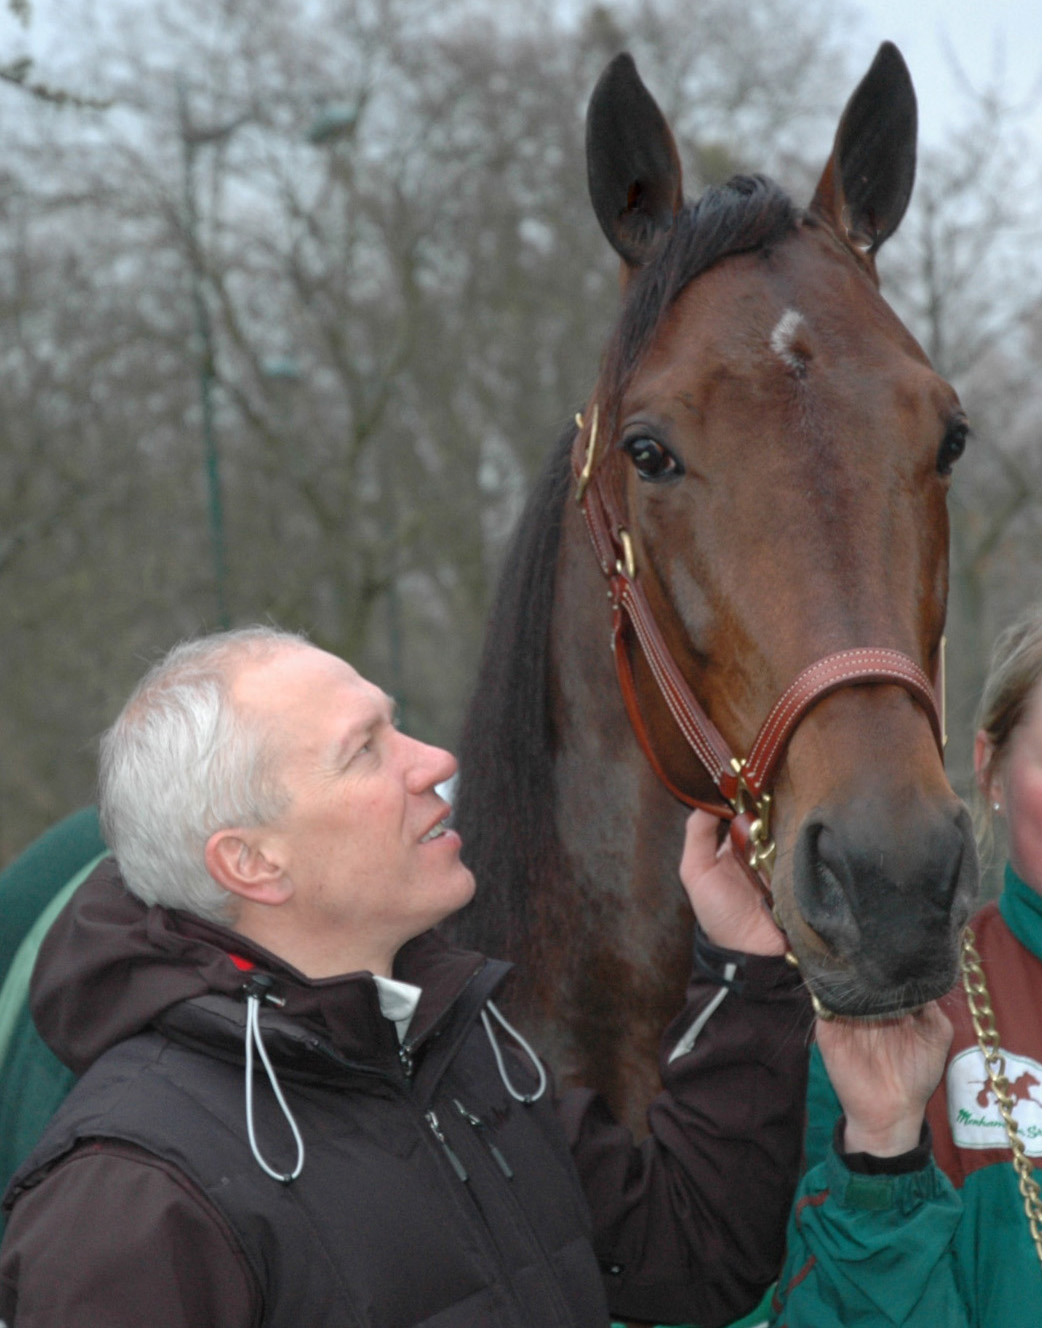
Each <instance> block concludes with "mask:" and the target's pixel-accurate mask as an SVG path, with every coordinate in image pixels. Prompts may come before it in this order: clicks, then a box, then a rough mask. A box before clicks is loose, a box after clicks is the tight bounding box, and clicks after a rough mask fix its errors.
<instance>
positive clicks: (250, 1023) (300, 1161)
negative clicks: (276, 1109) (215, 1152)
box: [246, 975, 304, 1185]
mask: <svg viewBox="0 0 1042 1328" xmlns="http://www.w3.org/2000/svg"><path fill="white" fill-rule="evenodd" d="M265 985H267V984H265ZM267 997H268V993H267V991H266V990H265V986H262V985H261V983H260V981H259V975H258V977H255V978H254V979H253V980H252V981H251V982H250V984H249V985H248V986H247V987H246V1133H247V1135H248V1136H249V1140H250V1151H251V1152H252V1153H253V1156H254V1157H255V1158H256V1159H257V1163H258V1165H259V1166H260V1167H261V1168H262V1170H264V1171H266V1172H267V1174H268V1175H269V1176H270V1177H271V1178H272V1180H277V1181H281V1182H282V1184H283V1185H288V1184H289V1183H290V1181H294V1180H296V1179H297V1177H298V1176H299V1175H300V1173H301V1172H302V1171H303V1170H304V1140H303V1139H302V1138H301V1137H300V1131H299V1130H298V1129H297V1122H296V1121H295V1120H294V1119H293V1113H292V1112H291V1111H290V1109H289V1107H288V1106H287V1105H286V1099H285V1098H284V1097H283V1096H282V1089H281V1088H280V1087H279V1081H278V1079H276V1077H275V1070H274V1068H273V1067H272V1064H271V1061H270V1060H269V1058H268V1052H267V1049H266V1047H265V1046H264V1039H263V1038H262V1037H261V1030H260V1019H259V1014H260V1007H261V1002H262V1001H263V1000H265V999H266V998H267ZM254 1045H256V1047H257V1051H258V1053H259V1055H260V1058H261V1060H262V1061H263V1062H264V1068H265V1070H267V1072H268V1082H269V1083H270V1084H271V1088H272V1092H273V1093H274V1094H275V1097H276V1098H277V1099H278V1104H279V1106H280V1107H281V1108H282V1114H283V1115H284V1116H285V1117H286V1120H287V1121H288V1122H289V1128H290V1129H291V1130H292V1131H293V1138H294V1139H295V1140H296V1144H297V1165H296V1167H295V1168H294V1169H293V1171H291V1172H282V1171H275V1170H274V1168H272V1167H269V1166H268V1164H267V1162H265V1160H264V1158H263V1157H262V1155H261V1151H260V1149H259V1148H258V1146H257V1139H256V1135H255V1133H254V1129H253V1048H254Z"/></svg>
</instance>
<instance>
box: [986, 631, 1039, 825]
mask: <svg viewBox="0 0 1042 1328" xmlns="http://www.w3.org/2000/svg"><path fill="white" fill-rule="evenodd" d="M1040 683H1042V605H1034V606H1033V607H1032V608H1030V609H1028V610H1027V611H1026V612H1025V613H1022V614H1021V616H1020V617H1019V618H1017V619H1016V621H1015V622H1013V623H1011V624H1010V625H1009V626H1008V627H1007V628H1006V629H1005V631H1003V632H1002V633H1000V635H999V636H998V638H997V639H996V641H995V645H994V646H993V647H992V652H991V663H990V665H989V667H988V676H987V678H986V679H985V681H984V690H983V691H982V693H981V700H980V706H979V707H978V710H977V730H978V731H982V732H983V733H984V735H985V737H987V739H988V741H989V743H990V752H989V755H988V757H987V759H986V761H985V764H984V765H983V767H982V768H981V770H980V771H979V772H978V774H977V788H976V797H975V815H974V820H975V823H976V826H977V839H978V842H979V843H980V844H981V847H982V849H984V848H990V847H991V845H992V842H993V838H994V819H993V808H992V805H991V800H990V799H989V797H988V795H987V789H988V786H989V785H990V783H991V781H992V780H993V779H994V778H995V776H996V775H998V774H999V773H1000V772H1001V770H1002V767H1003V765H1004V763H1005V761H1006V758H1007V757H1008V755H1009V745H1010V741H1011V740H1012V738H1013V734H1014V733H1015V732H1016V730H1017V728H1018V727H1019V725H1020V723H1021V721H1022V720H1023V718H1024V713H1025V711H1026V710H1027V708H1028V705H1029V704H1030V702H1031V698H1032V697H1033V696H1034V694H1035V689H1036V687H1038V685H1039V684H1040Z"/></svg>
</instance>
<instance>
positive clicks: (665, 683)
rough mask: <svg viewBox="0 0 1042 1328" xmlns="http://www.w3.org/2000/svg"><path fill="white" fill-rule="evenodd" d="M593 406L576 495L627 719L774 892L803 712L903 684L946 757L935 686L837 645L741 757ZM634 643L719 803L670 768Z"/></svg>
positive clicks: (779, 705)
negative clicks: (672, 628) (711, 712)
mask: <svg viewBox="0 0 1042 1328" xmlns="http://www.w3.org/2000/svg"><path fill="white" fill-rule="evenodd" d="M597 414H598V412H597V406H596V405H594V407H593V409H592V411H591V414H590V419H589V427H588V429H587V427H586V425H585V424H584V423H583V420H582V417H581V416H578V415H577V416H576V424H577V425H578V431H577V433H576V436H575V441H574V443H573V446H572V469H573V471H574V474H575V479H576V491H575V500H576V502H577V503H578V504H579V505H580V507H581V508H582V511H583V516H584V518H585V521H586V528H587V531H588V532H589V535H590V540H591V543H592V544H593V549H594V553H595V554H596V557H597V562H598V563H599V565H600V568H601V571H602V572H603V573H604V575H605V577H606V578H607V580H608V585H609V598H610V600H611V604H612V639H611V646H612V653H613V654H614V656H615V666H616V671H617V673H618V677H619V686H620V688H621V690H622V696H623V700H624V701H625V704H626V710H627V712H628V714H629V719H630V724H631V725H632V727H633V731H634V734H635V735H636V737H637V740H638V742H639V743H640V745H641V747H642V748H643V750H644V753H645V755H646V756H647V758H648V760H649V761H650V763H651V766H652V769H653V770H654V771H655V774H656V775H657V776H658V778H659V779H660V780H661V781H662V783H663V784H664V785H665V786H666V788H667V789H669V791H670V792H671V793H672V794H673V795H674V796H675V797H677V798H679V799H680V801H681V802H684V803H686V804H687V805H688V806H689V807H702V808H704V809H705V810H707V811H711V812H713V813H714V814H715V815H716V816H719V817H721V818H722V819H725V820H729V821H730V822H731V827H730V836H731V841H732V843H733V845H734V848H735V851H736V854H737V856H738V859H739V861H740V862H741V863H742V864H743V865H744V866H745V867H746V869H747V870H748V871H749V873H750V874H751V875H752V877H753V879H754V880H755V881H756V883H757V885H758V886H759V887H760V888H761V889H762V890H763V891H764V893H765V895H766V896H767V898H768V900H770V898H771V894H770V867H771V860H772V858H773V853H774V845H773V842H772V841H771V839H770V829H769V814H770V787H771V783H772V780H773V777H774V774H775V771H776V770H777V767H778V763H779V762H780V760H781V758H782V756H783V755H784V753H785V750H786V748H787V746H788V744H789V740H790V739H791V737H792V735H793V733H794V732H795V730H796V728H797V726H798V725H799V723H800V721H801V720H802V719H803V716H804V715H805V714H806V713H807V712H808V710H810V709H811V707H812V706H814V705H816V704H817V703H818V702H819V701H820V700H821V699H822V698H823V697H825V696H827V695H828V694H829V693H830V692H834V691H837V690H838V689H839V688H842V687H850V686H855V685H857V684H860V683H889V684H893V685H896V686H899V687H903V688H904V689H905V690H906V691H907V692H909V693H910V694H911V695H912V697H913V698H914V699H915V700H916V701H917V702H918V703H919V704H920V705H921V706H922V708H923V710H925V712H926V715H927V717H928V719H929V721H930V725H931V728H932V729H933V734H934V737H935V739H936V740H937V745H938V748H939V749H940V750H941V753H942V756H943V752H944V741H945V739H944V731H943V728H944V726H943V721H942V718H941V715H940V713H939V710H938V706H937V697H936V693H935V691H934V687H933V685H932V684H931V682H930V679H929V678H928V677H927V676H926V674H925V673H924V672H923V670H922V669H921V668H920V667H919V665H918V664H916V662H915V661H914V660H913V659H911V658H909V656H908V655H905V654H903V653H902V652H901V651H898V650H891V649H889V648H887V647H882V646H865V647H857V648H855V649H851V650H840V651H836V652H835V653H833V654H830V655H825V656H823V658H821V659H819V660H817V661H816V662H815V663H814V664H811V665H810V666H809V667H808V668H805V669H804V670H803V671H802V672H801V673H799V674H797V676H796V677H795V678H794V679H793V681H792V682H791V683H790V684H789V686H788V687H787V688H786V689H785V691H784V692H783V693H782V695H781V696H780V697H779V698H778V700H777V701H776V702H775V703H774V705H773V706H772V707H771V710H770V713H769V714H768V716H767V718H766V719H765V720H764V722H763V724H762V726H761V728H760V731H759V733H758V734H757V735H756V738H755V740H754V742H753V745H752V747H751V748H750V749H749V755H748V756H747V757H746V758H745V759H744V760H741V759H739V758H738V757H736V756H735V755H734V754H733V753H732V752H731V750H730V748H729V747H728V745H727V743H726V742H725V741H724V738H723V736H722V734H721V733H720V731H719V729H718V728H717V727H716V725H715V724H714V723H713V721H712V720H711V719H710V718H709V716H708V715H707V714H706V712H705V710H704V709H703V707H702V705H701V703H700V702H699V700H698V698H697V697H696V696H695V694H694V693H693V692H692V691H691V688H690V687H689V685H688V683H687V681H686V679H685V678H684V676H683V674H682V673H681V672H680V669H679V668H678V666H677V663H676V661H675V660H674V658H673V656H672V655H671V653H670V651H669V647H668V646H667V645H666V642H665V639H664V638H663V636H662V633H661V631H660V630H659V627H658V624H657V623H656V622H655V617H654V614H653V612H652V609H651V605H650V603H649V602H648V598H647V595H646V594H645V593H644V589H643V587H642V585H641V583H640V579H639V577H638V575H637V568H636V563H635V561H634V557H633V544H632V541H631V539H630V536H629V532H628V530H627V528H626V517H625V506H624V498H623V492H622V477H621V473H620V468H619V467H618V466H613V465H611V464H610V463H609V462H608V459H607V456H605V457H604V458H603V461H604V463H605V464H600V465H598V464H597V461H598V458H597ZM584 436H585V442H584ZM634 644H635V645H637V646H639V647H640V649H641V651H642V652H643V654H644V658H645V660H646V661H647V663H648V666H649V668H650V670H651V673H652V676H653V677H654V679H655V682H656V684H657V686H658V689H659V692H660V693H661V695H662V698H663V699H664V701H665V702H666V705H667V706H668V708H669V711H670V713H671V715H672V716H673V719H674V721H675V722H676V724H677V727H678V728H679V730H680V732H681V734H682V735H683V737H684V739H685V740H686V741H687V743H688V745H689V746H690V747H691V749H692V751H693V752H694V754H695V756H696V757H697V758H698V760H699V762H700V763H701V764H702V766H703V767H704V768H705V770H706V772H707V773H708V775H709V776H710V778H711V779H712V781H713V783H714V784H715V786H716V788H717V791H718V792H719V794H720V798H721V801H720V802H719V803H712V802H705V801H702V800H700V799H698V798H694V797H692V796H691V795H690V794H688V793H685V792H684V791H683V790H682V789H680V788H678V787H677V786H676V784H674V783H673V782H672V780H670V778H669V776H668V775H667V774H666V772H665V769H664V768H663V765H662V762H661V760H660V759H659V757H658V755H657V753H656V752H655V749H654V747H653V745H652V742H651V737H650V734H649V733H648V729H647V725H646V723H645V721H644V717H643V715H642V714H641V710H640V703H639V698H638V696H637V688H636V684H635V682H634V677H633V665H632V661H631V658H630V651H631V647H632V646H633V645H634Z"/></svg>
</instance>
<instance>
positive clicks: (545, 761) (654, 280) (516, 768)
mask: <svg viewBox="0 0 1042 1328" xmlns="http://www.w3.org/2000/svg"><path fill="white" fill-rule="evenodd" d="M797 219H798V214H797V213H796V211H795V209H794V207H793V205H792V202H791V200H790V199H789V197H788V195H787V194H786V193H784V191H783V190H781V189H780V188H779V187H778V186H777V185H776V184H774V183H773V182H772V181H770V180H767V179H765V178H763V177H762V176H751V177H750V176H736V177H735V178H734V179H733V180H731V181H730V182H729V183H728V184H726V185H724V186H723V187H720V188H713V189H709V190H707V191H706V193H705V194H704V195H703V196H702V198H701V199H699V201H698V202H697V203H695V204H687V205H686V206H685V207H684V208H683V209H682V210H681V212H680V213H679V214H678V216H677V218H676V220H675V222H674V224H673V227H672V228H671V230H670V231H669V232H668V234H667V235H666V236H665V238H664V240H663V243H662V245H661V247H660V249H659V251H658V253H657V254H656V256H655V258H654V259H653V261H652V262H651V263H649V264H648V266H647V267H646V268H644V269H643V270H642V271H640V272H639V273H637V274H636V275H635V276H634V277H633V279H632V280H631V281H630V284H629V288H628V291H627V297H626V302H625V305H624V307H623V310H622V313H621V316H620V318H619V321H618V323H617V325H616V327H615V330H614V333H613V335H612V337H611V340H610V341H609V343H608V347H607V349H606V352H605V356H604V361H603V364H602V367H601V377H600V382H599V385H598V398H599V400H600V401H601V403H602V406H601V409H602V418H603V419H604V420H605V422H606V424H607V426H608V428H609V429H610V428H612V427H613V426H614V423H615V419H616V415H617V413H618V409H619V405H620V403H621V400H622V396H623V394H624V392H625V389H626V385H627V384H628V382H629V380H630V378H631V377H632V375H633V373H634V371H635V370H636V368H637V366H638V365H639V364H640V362H641V360H642V358H643V357H644V355H645V354H646V353H647V351H648V349H649V348H650V346H651V343H652V341H653V339H654V337H655V334H656V332H657V330H658V328H659V325H660V323H661V321H662V318H663V317H664V315H665V314H666V312H667V311H668V310H669V308H670V307H671V305H672V304H673V302H674V301H675V300H676V298H677V296H678V295H679V294H680V292H681V291H682V290H683V289H684V287H685V286H686V285H687V284H688V282H690V281H691V280H692V279H693V278H695V277H697V276H698V274H699V273H700V272H704V271H705V270H706V269H707V268H709V267H710V266H712V264H714V263H716V262H717V261H719V260H720V259H721V258H724V257H726V256H727V255H729V254H735V253H741V252H747V251H751V250H757V249H767V248H769V247H770V246H772V245H774V244H777V243H778V242H779V241H780V240H781V239H782V238H783V237H784V236H785V235H786V234H788V232H789V231H791V230H792V229H793V228H794V227H795V225H796V223H797ZM574 437H575V429H574V427H572V428H569V429H568V430H566V432H565V433H564V434H563V435H562V436H561V437H560V438H559V439H558V441H557V443H556V445H555V446H554V448H553V450H552V452H551V454H550V456H549V457H548V459H547V463H546V466H545V467H544V469H543V472H542V474H541V475H540V477H539V479H538V480H537V482H536V485H535V488H534V489H533V491H532V493H531V495H530V497H529V499H528V502H527V504H526V505H525V510H524V512H523V514H522V516H521V521H520V524H519V526H518V529H517V531H516V533H515V535H514V539H513V541H512V543H511V546H510V548H509V550H508V551H507V555H506V559H505V562H504V566H503V571H502V574H501V579H500V583H499V587H498V590H497V593H496V597H495V601H494V603H493V607H492V611H491V615H490V618H489V624H488V629H487V633H486V637H485V647H484V652H483V656H482V661H481V665H480V668H479V671H478V678H477V684H476V687H475V690H474V693H473V695H472V698H471V701H470V705H469V707H468V710H467V715H466V718H465V721H464V728H463V734H462V737H461V742H460V777H459V786H458V791H457V795H456V799H455V821H456V825H457V826H458V828H459V830H460V832H461V834H462V835H463V843H464V851H463V856H464V859H465V861H466V862H467V864H468V865H469V866H470V867H471V869H472V870H473V872H474V874H475V876H476V877H477V881H478V893H477V897H476V900H475V902H474V903H473V904H471V905H470V906H469V907H468V908H467V909H465V910H464V911H463V912H462V913H461V914H459V915H458V916H457V918H456V920H455V922H454V924H453V928H452V929H453V931H454V933H455V934H456V936H457V937H458V938H459V939H460V940H461V941H463V942H464V943H465V944H468V945H473V946H476V947H477V948H479V949H482V950H485V951H486V952H490V953H493V954H501V955H515V954H517V953H519V952H520V950H521V948H522V946H523V945H524V943H525V941H526V939H528V938H529V934H530V932H531V930H532V929H533V927H534V926H537V925H538V924H539V922H540V921H542V922H543V923H544V925H545V924H547V923H548V922H549V917H548V913H551V912H552V899H546V900H543V901H540V897H539V888H540V886H544V887H545V889H546V893H547V894H550V895H552V891H553V886H554V885H555V884H556V882H557V881H558V880H559V879H560V871H559V865H560V864H559V861H558V856H559V847H558V842H557V837H556V832H555V816H554V781H553V733H552V731H551V726H550V717H549V709H550V707H549V698H548V688H549V655H550V640H549V624H550V615H551V611H552V608H553V599H554V574H555V569H556V562H557V553H558V548H559V545H560V536H561V515H562V511H563V508H564V503H565V498H566V494H567V492H568V489H569V477H570V465H569V457H570V451H571V444H572V441H573V439H574ZM591 556H592V555H591Z"/></svg>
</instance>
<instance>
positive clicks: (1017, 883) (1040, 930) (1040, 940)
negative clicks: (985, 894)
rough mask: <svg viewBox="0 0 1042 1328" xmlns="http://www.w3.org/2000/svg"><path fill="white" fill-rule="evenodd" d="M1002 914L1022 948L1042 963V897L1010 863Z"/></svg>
mask: <svg viewBox="0 0 1042 1328" xmlns="http://www.w3.org/2000/svg"><path fill="white" fill-rule="evenodd" d="M999 912H1000V913H1001V914H1002V916H1003V918H1005V920H1006V926H1007V927H1008V928H1009V929H1010V931H1011V932H1012V933H1013V935H1014V936H1015V937H1016V938H1017V940H1018V941H1019V942H1020V943H1021V945H1023V946H1024V947H1025V949H1027V950H1030V951H1031V953H1032V954H1033V955H1035V956H1037V958H1039V959H1042V895H1039V893H1038V892H1037V891H1036V890H1032V888H1031V886H1030V885H1027V884H1026V883H1025V882H1024V881H1022V880H1021V879H1020V877H1019V876H1018V875H1017V873H1016V872H1015V871H1014V870H1013V868H1012V867H1011V866H1010V864H1009V863H1008V862H1007V863H1006V878H1005V887H1004V889H1003V891H1002V894H1001V896H1000V898H999Z"/></svg>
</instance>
